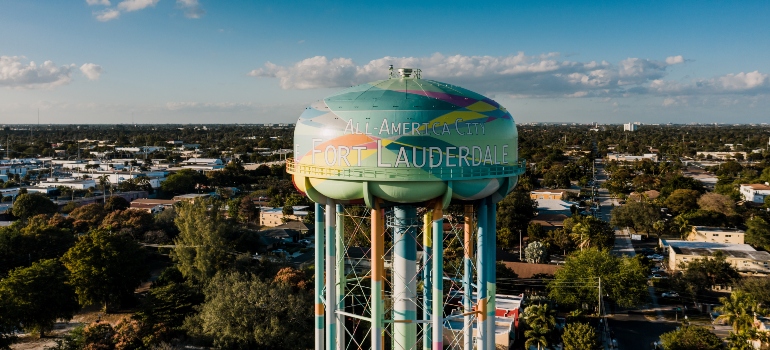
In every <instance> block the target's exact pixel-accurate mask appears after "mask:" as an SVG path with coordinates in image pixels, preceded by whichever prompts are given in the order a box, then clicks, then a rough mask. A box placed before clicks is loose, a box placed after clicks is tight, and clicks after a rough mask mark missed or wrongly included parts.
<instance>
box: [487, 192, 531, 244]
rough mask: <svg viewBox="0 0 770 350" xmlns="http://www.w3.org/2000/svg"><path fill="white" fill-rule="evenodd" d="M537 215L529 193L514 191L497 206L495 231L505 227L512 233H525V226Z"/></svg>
mask: <svg viewBox="0 0 770 350" xmlns="http://www.w3.org/2000/svg"><path fill="white" fill-rule="evenodd" d="M535 215H537V202H536V201H535V200H533V199H532V198H530V196H529V192H525V191H520V190H518V189H517V190H514V191H512V192H511V193H509V194H508V195H507V196H506V197H505V198H503V200H502V201H500V203H498V204H497V229H501V228H503V227H507V228H508V229H509V230H511V232H512V233H517V234H518V232H519V230H521V232H522V233H523V232H526V231H527V225H528V224H529V222H530V221H531V220H532V219H533V218H534V217H535Z"/></svg>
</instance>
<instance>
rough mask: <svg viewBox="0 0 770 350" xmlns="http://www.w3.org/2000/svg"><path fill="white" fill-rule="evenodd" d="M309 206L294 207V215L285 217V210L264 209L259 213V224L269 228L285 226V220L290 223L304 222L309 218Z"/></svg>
mask: <svg viewBox="0 0 770 350" xmlns="http://www.w3.org/2000/svg"><path fill="white" fill-rule="evenodd" d="M307 208H308V207H307V206H302V205H297V206H294V207H292V209H293V211H294V213H293V214H290V215H283V208H268V207H264V208H262V209H261V210H260V211H259V224H260V225H262V226H267V227H276V226H280V225H283V219H284V218H286V220H290V221H302V219H304V218H305V216H307V214H308V212H307Z"/></svg>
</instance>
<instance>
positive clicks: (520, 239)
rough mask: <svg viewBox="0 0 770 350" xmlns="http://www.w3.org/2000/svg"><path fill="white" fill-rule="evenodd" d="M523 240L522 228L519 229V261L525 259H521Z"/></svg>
mask: <svg viewBox="0 0 770 350" xmlns="http://www.w3.org/2000/svg"><path fill="white" fill-rule="evenodd" d="M521 241H522V238H521V229H519V261H523V260H522V259H521Z"/></svg>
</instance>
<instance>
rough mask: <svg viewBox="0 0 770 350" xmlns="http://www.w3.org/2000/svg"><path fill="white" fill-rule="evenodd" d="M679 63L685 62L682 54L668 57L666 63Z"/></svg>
mask: <svg viewBox="0 0 770 350" xmlns="http://www.w3.org/2000/svg"><path fill="white" fill-rule="evenodd" d="M679 63H684V57H682V55H679V56H669V57H666V64H669V65H674V64H679Z"/></svg>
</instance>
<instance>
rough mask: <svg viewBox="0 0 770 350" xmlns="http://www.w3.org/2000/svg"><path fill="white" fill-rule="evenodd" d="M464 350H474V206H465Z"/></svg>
mask: <svg viewBox="0 0 770 350" xmlns="http://www.w3.org/2000/svg"><path fill="white" fill-rule="evenodd" d="M463 228H464V230H463V233H464V234H463V247H464V249H463V313H465V314H466V315H465V316H464V317H463V350H473V323H472V321H473V318H474V315H472V314H470V312H471V311H473V287H472V283H471V282H472V281H471V279H472V278H473V269H472V265H471V259H473V232H472V230H473V205H466V206H465V226H464V227H463Z"/></svg>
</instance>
